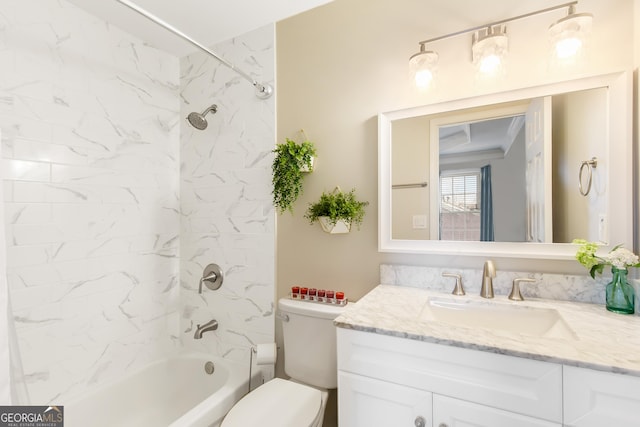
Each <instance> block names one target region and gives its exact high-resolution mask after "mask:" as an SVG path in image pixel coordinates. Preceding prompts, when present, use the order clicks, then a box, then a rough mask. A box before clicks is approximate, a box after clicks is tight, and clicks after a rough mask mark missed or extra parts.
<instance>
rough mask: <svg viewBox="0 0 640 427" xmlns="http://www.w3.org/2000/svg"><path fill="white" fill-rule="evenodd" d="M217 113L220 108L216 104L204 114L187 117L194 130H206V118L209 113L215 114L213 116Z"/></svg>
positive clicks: (193, 114)
mask: <svg viewBox="0 0 640 427" xmlns="http://www.w3.org/2000/svg"><path fill="white" fill-rule="evenodd" d="M217 111H218V106H217V105H216V104H213V105H212V106H211V107H209V108H207V109H206V110H204V111H203V112H202V113H196V112H193V113H189V115H188V116H187V120H188V121H189V123H190V124H191V126H193V127H194V128H196V129H198V130H205V129H206V128H207V119H205V118H204V117H205V116H206V115H207V114H209V112H213V114H215V113H216V112H217Z"/></svg>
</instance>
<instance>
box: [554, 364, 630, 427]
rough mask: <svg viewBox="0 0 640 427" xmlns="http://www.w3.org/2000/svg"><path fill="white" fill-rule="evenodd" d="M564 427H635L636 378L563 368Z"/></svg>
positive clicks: (571, 367)
mask: <svg viewBox="0 0 640 427" xmlns="http://www.w3.org/2000/svg"><path fill="white" fill-rule="evenodd" d="M563 376H564V393H563V395H564V407H565V409H564V424H565V426H567V427H602V426H615V427H639V426H640V377H633V376H629V375H620V374H610V373H608V372H600V371H593V370H591V369H582V368H576V367H573V366H565V367H564V372H563Z"/></svg>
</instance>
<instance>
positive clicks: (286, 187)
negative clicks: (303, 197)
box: [271, 138, 316, 213]
mask: <svg viewBox="0 0 640 427" xmlns="http://www.w3.org/2000/svg"><path fill="white" fill-rule="evenodd" d="M273 152H274V153H275V154H276V155H275V158H274V159H273V163H272V165H271V171H272V173H273V175H272V180H271V183H272V184H273V191H272V192H271V194H272V195H273V205H274V206H275V207H276V209H277V210H278V211H279V212H280V213H283V212H284V211H287V210H288V211H289V212H293V203H294V202H295V201H296V200H297V199H298V196H300V194H302V180H303V178H304V174H305V173H308V172H311V171H313V163H314V156H315V155H316V149H315V146H314V145H313V142H310V141H306V140H305V141H304V142H302V143H300V144H298V143H297V142H295V141H293V140H291V139H289V138H287V140H286V142H285V143H284V144H278V145H277V146H276V148H275V149H274V150H273Z"/></svg>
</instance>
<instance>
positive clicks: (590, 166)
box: [578, 157, 598, 196]
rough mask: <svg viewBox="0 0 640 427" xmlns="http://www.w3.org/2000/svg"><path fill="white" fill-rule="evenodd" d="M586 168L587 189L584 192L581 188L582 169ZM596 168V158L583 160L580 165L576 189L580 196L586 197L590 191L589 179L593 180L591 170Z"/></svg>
mask: <svg viewBox="0 0 640 427" xmlns="http://www.w3.org/2000/svg"><path fill="white" fill-rule="evenodd" d="M585 166H586V168H587V189H586V190H585V189H584V187H583V186H582V172H583V171H584V168H585ZM597 166H598V158H597V157H592V158H591V160H583V161H582V163H580V170H579V171H578V189H579V190H580V194H582V195H583V196H586V195H587V194H589V191H591V178H593V169H595V168H596V167H597Z"/></svg>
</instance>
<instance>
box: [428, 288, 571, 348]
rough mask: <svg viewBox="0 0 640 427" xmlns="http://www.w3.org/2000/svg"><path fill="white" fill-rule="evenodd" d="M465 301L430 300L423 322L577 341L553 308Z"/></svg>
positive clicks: (461, 299)
mask: <svg viewBox="0 0 640 427" xmlns="http://www.w3.org/2000/svg"><path fill="white" fill-rule="evenodd" d="M463 298H464V297H462V298H460V299H451V298H438V297H432V298H429V300H428V301H427V303H426V304H425V305H424V307H423V309H422V312H421V313H420V321H422V322H441V323H447V324H450V325H453V326H458V327H459V326H462V327H465V328H472V329H473V328H480V329H487V330H492V331H502V332H508V333H513V334H520V335H528V336H534V337H548V338H563V339H572V340H575V339H577V337H576V335H575V333H574V332H573V331H572V330H571V328H570V327H569V325H567V322H566V321H565V320H564V319H563V318H562V315H561V314H560V313H559V312H558V311H557V310H555V309H553V308H539V307H530V306H526V305H522V306H518V305H516V304H517V303H514V304H510V303H500V302H494V301H489V300H488V301H486V302H485V301H476V300H469V299H463Z"/></svg>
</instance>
